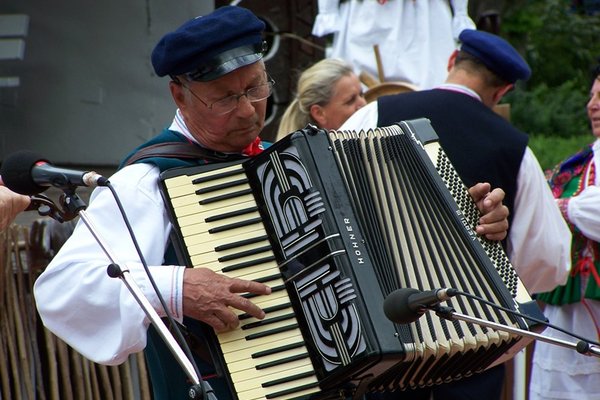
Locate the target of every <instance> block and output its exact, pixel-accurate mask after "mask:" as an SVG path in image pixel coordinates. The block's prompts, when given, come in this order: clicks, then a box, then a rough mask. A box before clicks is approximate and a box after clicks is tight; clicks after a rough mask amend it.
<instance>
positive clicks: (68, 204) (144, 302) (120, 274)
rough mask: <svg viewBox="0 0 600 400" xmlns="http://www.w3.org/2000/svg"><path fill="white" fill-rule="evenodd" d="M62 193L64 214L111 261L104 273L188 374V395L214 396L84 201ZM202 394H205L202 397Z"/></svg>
mask: <svg viewBox="0 0 600 400" xmlns="http://www.w3.org/2000/svg"><path fill="white" fill-rule="evenodd" d="M64 193H65V194H64V196H61V203H62V205H63V206H64V207H65V209H66V210H67V211H66V212H65V214H66V215H72V216H74V215H79V217H80V218H81V220H82V221H83V223H84V224H85V225H86V226H87V228H88V229H89V231H90V233H91V234H92V236H94V238H95V239H96V241H97V242H98V244H99V245H100V247H101V248H102V250H103V251H104V253H105V254H106V256H107V257H108V258H109V260H110V262H111V263H110V264H109V265H108V268H107V273H108V275H109V276H110V277H111V278H120V279H121V281H123V283H124V284H125V286H126V287H127V289H129V292H130V293H131V294H132V295H133V297H134V298H135V300H136V301H137V303H138V304H139V305H140V307H141V308H142V310H143V311H144V312H145V313H146V316H147V317H148V318H149V319H150V321H152V323H153V324H154V327H155V328H156V330H157V331H158V333H159V335H160V337H161V338H162V339H163V340H164V341H165V343H166V345H167V347H168V348H169V350H170V351H171V353H172V354H173V356H174V357H175V359H176V360H177V362H178V363H179V365H180V366H181V367H182V368H183V370H184V372H185V373H186V375H187V376H188V378H189V379H190V380H191V381H192V382H193V385H192V386H191V387H190V389H189V391H188V397H189V398H190V399H193V400H203V399H206V400H217V397H216V396H215V394H214V391H213V389H212V387H211V386H210V384H209V383H208V382H206V381H204V380H201V378H200V377H199V374H198V373H196V370H195V369H194V366H193V365H192V363H191V362H190V360H189V359H188V358H187V357H186V355H185V353H184V352H183V350H182V349H181V347H180V346H179V344H178V343H177V341H176V340H175V338H174V337H173V335H172V334H171V332H170V331H169V329H168V328H167V326H166V325H165V324H164V322H163V321H162V319H161V318H160V316H159V315H158V313H157V312H156V310H154V307H152V304H150V302H149V301H148V299H147V298H146V296H145V295H144V293H143V292H142V290H141V289H140V287H139V286H138V284H137V283H136V282H135V280H134V279H133V278H132V277H131V276H130V272H129V270H128V269H125V270H123V269H121V267H120V266H119V264H118V263H117V258H116V257H115V255H114V254H113V252H112V251H111V249H110V248H109V247H108V246H107V244H106V242H105V241H104V239H103V238H102V237H101V236H100V234H99V233H98V230H97V229H96V227H95V226H94V223H93V222H92V220H91V219H90V217H89V216H88V215H87V213H86V211H85V208H86V205H85V202H83V200H81V198H80V197H79V196H78V195H77V194H76V193H75V190H74V188H73V189H66V190H65V191H64ZM204 395H206V397H205V396H204Z"/></svg>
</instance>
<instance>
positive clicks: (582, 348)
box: [430, 305, 600, 357]
mask: <svg viewBox="0 0 600 400" xmlns="http://www.w3.org/2000/svg"><path fill="white" fill-rule="evenodd" d="M430 309H431V310H433V311H435V313H436V315H437V316H439V317H440V318H443V319H446V320H448V321H456V320H458V321H465V322H471V323H473V324H477V325H481V326H485V327H487V328H492V329H496V330H498V331H504V332H509V333H515V334H517V335H519V336H525V337H529V338H533V339H536V340H540V341H542V342H547V343H550V344H554V345H557V346H561V347H566V348H569V349H574V350H576V351H577V352H578V353H580V354H583V355H586V356H596V357H600V348H599V347H598V346H594V345H592V344H591V343H588V342H586V341H584V340H580V341H579V342H577V343H573V342H569V341H566V340H562V339H557V338H552V337H548V336H544V335H540V334H539V333H535V332H529V331H526V330H523V329H519V328H514V327H512V326H508V325H502V324H498V323H496V322H491V321H486V320H484V319H481V318H477V317H472V316H469V315H465V314H461V313H457V312H456V311H455V310H454V309H453V308H452V307H446V306H440V305H438V306H436V307H431V308H430Z"/></svg>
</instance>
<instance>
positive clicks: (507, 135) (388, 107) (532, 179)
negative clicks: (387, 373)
mask: <svg viewBox="0 0 600 400" xmlns="http://www.w3.org/2000/svg"><path fill="white" fill-rule="evenodd" d="M459 39H460V41H461V42H462V45H461V48H460V50H456V51H455V52H454V53H453V54H452V55H451V56H450V59H449V61H448V71H449V72H448V76H447V79H446V82H445V83H444V84H443V85H441V86H439V87H437V88H434V89H431V90H424V91H420V92H411V93H403V94H397V95H391V96H384V97H380V98H378V99H377V101H374V102H372V103H370V104H368V105H366V106H365V107H363V108H362V109H360V110H358V111H357V112H356V113H355V114H353V115H352V117H350V119H349V120H348V121H346V123H344V125H343V126H342V128H341V129H366V128H370V127H376V126H387V125H392V124H394V123H396V122H398V121H402V120H408V119H414V118H423V117H425V118H428V119H429V120H430V121H431V125H432V127H433V128H434V130H435V131H436V133H437V134H438V136H439V140H440V144H441V146H442V148H443V149H444V151H445V152H446V154H447V155H448V158H449V159H450V161H451V162H452V165H453V166H454V168H455V170H456V171H457V172H458V174H459V176H460V177H461V179H462V180H463V182H464V183H465V184H466V185H467V186H470V185H474V184H475V183H476V182H489V183H490V184H491V186H492V187H496V188H502V189H503V190H504V191H505V192H506V197H505V204H506V205H507V206H508V208H509V210H510V216H509V220H510V222H511V223H510V227H509V231H508V237H507V241H505V242H503V244H504V245H505V249H506V250H507V253H508V256H509V258H510V260H511V262H512V264H513V266H514V267H515V268H516V270H517V273H518V274H519V276H520V278H521V280H522V281H523V283H524V284H525V286H526V287H527V289H528V290H529V292H530V293H537V292H543V291H545V290H548V289H551V288H554V287H556V285H558V284H561V283H563V282H564V281H565V280H566V278H567V276H568V271H569V268H570V262H569V252H570V245H569V243H568V241H569V240H570V236H571V234H570V231H569V229H568V227H567V226H566V225H565V223H564V221H563V220H562V218H561V214H560V211H559V209H558V207H557V206H556V204H555V202H554V200H553V196H552V194H551V192H550V190H549V187H548V185H547V183H546V180H545V178H544V174H543V171H542V170H541V168H540V166H539V163H538V161H537V160H536V158H535V156H534V154H533V153H532V151H531V150H530V149H529V147H528V146H527V141H528V137H527V135H526V134H525V133H523V132H521V131H519V130H518V129H517V128H515V127H514V126H512V125H511V124H510V123H509V122H508V121H507V120H506V119H505V118H503V117H501V116H500V115H499V114H497V113H495V112H494V111H493V107H494V106H495V105H496V104H498V102H499V101H500V99H502V97H503V96H504V95H505V94H506V93H507V92H508V91H510V90H511V89H512V88H513V86H514V84H515V82H517V81H518V80H526V79H528V78H529V76H530V74H531V71H530V69H529V66H528V65H527V63H526V62H525V60H524V59H523V58H522V57H521V56H520V54H519V53H518V52H517V51H516V50H515V49H514V48H513V47H512V46H511V45H510V44H509V43H508V42H507V41H505V40H504V39H502V38H501V37H499V36H496V35H493V34H490V33H487V32H483V31H477V30H471V29H468V30H464V31H463V32H462V33H461V34H460V36H459ZM503 380H504V367H503V366H498V367H495V368H491V369H488V370H487V371H485V372H483V373H481V374H476V375H474V376H472V377H470V378H466V379H462V380H459V381H456V382H453V383H450V384H444V385H441V386H438V387H433V388H432V389H427V390H417V391H414V392H407V393H406V397H402V396H400V395H398V396H393V397H386V396H385V395H384V396H382V397H380V398H381V399H392V398H393V399H403V398H406V399H411V400H412V399H414V400H419V399H430V396H431V394H432V393H433V397H434V398H435V399H442V398H443V399H445V400H450V399H488V400H491V399H495V398H496V399H498V398H500V395H501V393H502V384H503ZM374 398H379V397H374Z"/></svg>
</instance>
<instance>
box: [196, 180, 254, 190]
mask: <svg viewBox="0 0 600 400" xmlns="http://www.w3.org/2000/svg"><path fill="white" fill-rule="evenodd" d="M244 183H248V179H246V178H244V179H237V180H235V181H230V182H225V183H221V184H219V185H213V186H208V187H201V188H199V189H196V194H207V193H212V192H215V191H217V190H223V189H229V188H232V187H235V186H239V185H243V184H244Z"/></svg>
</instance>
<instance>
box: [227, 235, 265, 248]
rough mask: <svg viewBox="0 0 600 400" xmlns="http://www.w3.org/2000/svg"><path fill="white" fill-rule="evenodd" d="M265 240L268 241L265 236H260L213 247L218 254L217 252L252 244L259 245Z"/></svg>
mask: <svg viewBox="0 0 600 400" xmlns="http://www.w3.org/2000/svg"><path fill="white" fill-rule="evenodd" d="M267 239H268V237H267V235H262V236H258V237H255V238H250V239H244V240H240V241H238V242H233V243H226V244H222V245H220V246H217V247H215V251H217V252H218V251H225V250H230V249H235V248H236V247H242V246H246V245H249V244H253V243H259V242H262V241H264V240H267Z"/></svg>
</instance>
